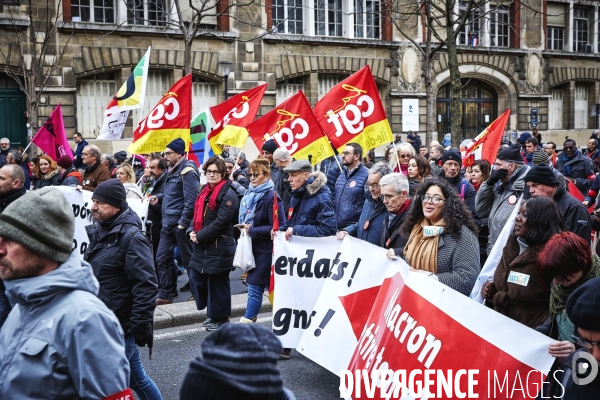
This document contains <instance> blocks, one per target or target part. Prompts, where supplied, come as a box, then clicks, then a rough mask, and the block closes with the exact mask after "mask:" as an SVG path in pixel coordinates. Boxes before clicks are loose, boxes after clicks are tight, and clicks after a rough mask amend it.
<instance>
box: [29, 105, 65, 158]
mask: <svg viewBox="0 0 600 400" xmlns="http://www.w3.org/2000/svg"><path fill="white" fill-rule="evenodd" d="M31 141H32V142H33V143H35V144H36V145H37V147H39V148H40V149H42V150H43V151H44V152H45V153H46V154H48V156H49V157H50V158H51V159H53V160H54V161H58V159H59V158H61V157H62V156H65V155H66V156H69V158H71V160H72V159H73V152H72V151H71V147H70V146H69V141H68V139H67V134H66V133H65V125H64V122H63V117H62V110H61V108H60V104H59V105H57V106H56V108H55V109H54V111H52V114H50V116H49V117H48V119H47V120H46V122H44V125H42V127H41V128H40V130H39V131H38V132H37V133H36V134H35V136H34V137H33V139H31Z"/></svg>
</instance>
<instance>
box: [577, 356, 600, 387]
mask: <svg viewBox="0 0 600 400" xmlns="http://www.w3.org/2000/svg"><path fill="white" fill-rule="evenodd" d="M590 368H591V370H590ZM571 369H572V370H573V372H574V373H573V382H575V384H577V385H587V384H588V383H591V382H592V381H593V380H594V379H596V375H598V362H597V361H596V359H595V358H594V357H593V356H592V355H591V354H590V353H588V352H586V351H579V352H577V353H576V357H573V359H572V360H571Z"/></svg>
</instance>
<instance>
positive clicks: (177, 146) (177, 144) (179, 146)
mask: <svg viewBox="0 0 600 400" xmlns="http://www.w3.org/2000/svg"><path fill="white" fill-rule="evenodd" d="M167 148H169V149H171V150H173V151H174V152H175V153H178V154H181V155H183V154H185V142H184V141H183V139H180V138H177V139H175V140H173V141H172V142H171V143H169V144H168V145H167Z"/></svg>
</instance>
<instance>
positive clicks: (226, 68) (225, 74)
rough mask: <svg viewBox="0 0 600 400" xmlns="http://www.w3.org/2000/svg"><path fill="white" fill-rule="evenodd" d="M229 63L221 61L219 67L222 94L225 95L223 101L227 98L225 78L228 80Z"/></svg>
mask: <svg viewBox="0 0 600 400" xmlns="http://www.w3.org/2000/svg"><path fill="white" fill-rule="evenodd" d="M231 64H233V63H232V62H231V61H221V62H219V65H220V66H221V74H222V75H223V82H224V89H223V94H224V95H225V100H227V99H228V98H229V96H228V94H227V78H229V72H230V71H231Z"/></svg>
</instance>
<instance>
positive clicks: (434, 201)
mask: <svg viewBox="0 0 600 400" xmlns="http://www.w3.org/2000/svg"><path fill="white" fill-rule="evenodd" d="M421 201H422V202H423V203H431V204H439V203H440V201H446V200H445V199H442V198H441V197H429V196H427V195H425V194H424V195H423V196H421Z"/></svg>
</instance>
